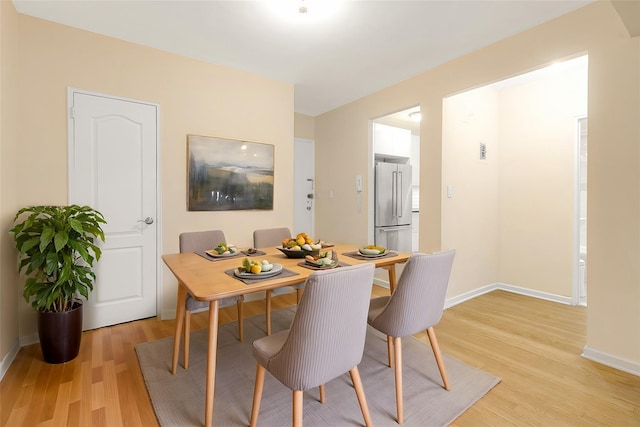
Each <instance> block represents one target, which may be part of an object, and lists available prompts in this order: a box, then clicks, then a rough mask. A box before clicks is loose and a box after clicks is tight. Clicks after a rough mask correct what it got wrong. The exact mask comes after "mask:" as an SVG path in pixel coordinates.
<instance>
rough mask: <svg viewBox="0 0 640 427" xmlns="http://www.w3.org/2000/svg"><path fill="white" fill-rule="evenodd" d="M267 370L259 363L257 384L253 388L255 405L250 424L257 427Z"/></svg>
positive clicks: (252, 407) (252, 409)
mask: <svg viewBox="0 0 640 427" xmlns="http://www.w3.org/2000/svg"><path fill="white" fill-rule="evenodd" d="M266 372H267V370H266V369H265V368H264V367H263V366H262V365H261V364H259V363H258V367H257V368H256V384H255V386H254V389H253V405H252V406H251V422H250V424H249V425H250V426H251V427H255V426H256V424H257V423H258V413H259V412H260V401H261V400H262V389H263V388H264V374H265V373H266Z"/></svg>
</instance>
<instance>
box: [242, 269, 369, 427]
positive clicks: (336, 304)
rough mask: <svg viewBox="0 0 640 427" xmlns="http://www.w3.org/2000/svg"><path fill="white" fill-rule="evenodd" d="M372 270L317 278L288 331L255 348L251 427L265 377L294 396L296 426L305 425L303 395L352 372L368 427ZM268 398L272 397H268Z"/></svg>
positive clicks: (258, 342) (314, 276) (313, 277)
mask: <svg viewBox="0 0 640 427" xmlns="http://www.w3.org/2000/svg"><path fill="white" fill-rule="evenodd" d="M374 270H375V268H374V266H373V264H369V263H364V264H360V265H356V266H351V267H340V268H335V269H331V270H325V271H316V272H313V273H312V274H311V275H310V276H309V278H308V279H307V285H306V287H305V291H304V294H303V295H302V298H301V299H300V304H299V305H298V309H297V311H296V314H295V317H294V319H293V322H292V324H291V329H290V330H288V331H282V332H278V333H276V334H273V335H271V336H268V337H264V338H260V339H258V340H256V341H254V343H253V355H254V356H255V358H256V360H257V361H258V367H257V371H256V384H255V390H254V394H253V407H252V409H251V426H255V425H256V423H257V421H258V413H259V411H260V401H261V399H262V389H263V385H264V377H265V372H266V371H269V372H270V373H271V374H272V375H273V376H274V377H275V378H276V379H277V380H278V381H280V382H281V383H282V384H284V385H285V386H287V387H288V388H290V389H291V390H293V425H294V426H301V425H302V413H303V411H302V393H303V391H305V390H308V389H310V388H314V387H320V402H322V403H324V386H323V384H325V383H326V382H327V381H330V380H332V379H334V378H336V377H338V376H340V375H342V374H344V373H346V372H347V371H348V372H349V374H350V375H351V380H352V381H353V385H354V388H355V390H356V395H357V397H358V402H359V404H360V409H361V410H362V415H363V417H364V420H365V424H366V425H367V426H370V425H371V417H370V415H369V409H368V407H367V401H366V398H365V394H364V390H363V388H362V382H361V381H360V374H359V372H358V364H359V363H360V361H361V360H362V353H363V351H364V341H365V336H366V333H367V310H368V307H369V299H370V298H371V287H372V284H373V276H374ZM267 398H268V397H267Z"/></svg>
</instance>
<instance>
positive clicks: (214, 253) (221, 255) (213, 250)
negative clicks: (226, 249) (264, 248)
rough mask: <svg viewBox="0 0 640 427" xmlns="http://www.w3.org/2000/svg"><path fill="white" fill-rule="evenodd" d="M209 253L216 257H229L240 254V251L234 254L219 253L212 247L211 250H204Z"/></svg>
mask: <svg viewBox="0 0 640 427" xmlns="http://www.w3.org/2000/svg"><path fill="white" fill-rule="evenodd" d="M204 252H205V253H206V254H207V255H209V256H212V257H214V258H229V257H232V256H236V255H239V253H238V252H235V253H232V254H226V255H225V254H219V253H218V252H216V251H215V249H211V250H210V251H204Z"/></svg>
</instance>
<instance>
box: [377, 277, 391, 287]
mask: <svg viewBox="0 0 640 427" xmlns="http://www.w3.org/2000/svg"><path fill="white" fill-rule="evenodd" d="M373 284H374V285H378V286H381V287H383V288H387V289H390V288H391V287H390V286H389V282H388V281H386V280H382V279H378V278H375V277H374V278H373Z"/></svg>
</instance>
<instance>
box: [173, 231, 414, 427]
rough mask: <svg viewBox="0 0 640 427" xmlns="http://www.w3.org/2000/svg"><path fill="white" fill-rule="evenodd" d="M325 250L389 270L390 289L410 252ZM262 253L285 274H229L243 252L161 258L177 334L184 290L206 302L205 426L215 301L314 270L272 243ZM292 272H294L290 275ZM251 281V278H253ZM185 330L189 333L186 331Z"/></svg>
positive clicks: (209, 412) (293, 280)
mask: <svg viewBox="0 0 640 427" xmlns="http://www.w3.org/2000/svg"><path fill="white" fill-rule="evenodd" d="M325 250H335V251H336V253H337V255H338V257H339V261H340V262H341V263H342V264H348V265H356V264H362V263H364V262H370V263H374V264H375V265H376V267H378V268H384V269H387V270H388V271H389V284H390V287H391V290H392V291H393V289H394V288H395V284H396V274H395V265H396V264H398V263H404V262H406V261H407V260H408V259H409V257H410V256H411V253H408V252H395V253H391V254H388V255H387V256H383V257H378V258H367V259H355V258H351V257H349V256H347V255H345V254H349V253H354V252H357V250H358V246H354V245H349V244H336V245H334V246H332V247H327V248H324V249H323V251H325ZM259 251H261V252H263V253H264V254H263V255H260V256H258V257H254V258H255V259H257V260H260V261H261V260H268V261H269V262H271V263H272V264H280V265H282V267H283V269H285V270H288V271H287V273H288V274H279V275H276V276H273V277H270V278H267V279H264V280H260V281H255V283H249V284H246V283H244V282H243V281H241V280H239V279H238V278H236V277H235V276H234V275H233V274H228V273H227V272H229V271H230V270H233V269H236V268H238V267H241V266H242V260H243V259H244V258H245V256H237V257H236V256H234V257H230V258H226V259H219V258H215V259H214V258H212V259H207V258H206V255H205V254H196V253H193V252H189V253H176V254H167V255H163V256H162V259H163V261H164V263H165V264H166V265H167V267H168V268H169V270H171V272H172V273H173V275H174V276H175V277H176V279H177V280H178V299H177V303H176V326H175V328H176V334H175V335H174V337H179V336H180V334H179V332H180V331H181V330H182V328H183V324H184V317H185V310H186V308H185V303H186V299H187V293H190V294H191V295H192V296H193V297H194V298H195V299H196V300H198V301H208V302H209V331H208V332H209V336H208V339H209V341H208V353H207V375H206V392H205V426H206V427H210V426H211V425H212V422H213V398H214V389H215V378H216V353H217V347H218V302H219V300H221V299H223V298H227V297H234V296H239V295H247V294H251V293H255V292H261V291H262V292H263V291H266V290H269V289H276V288H281V287H284V286H291V285H296V284H299V283H304V282H305V281H306V280H307V278H308V277H309V275H310V274H311V273H313V272H314V270H312V269H309V268H306V267H303V266H300V265H298V264H300V263H303V262H304V259H300V258H288V257H286V256H285V255H284V254H283V253H281V252H280V251H279V250H278V249H277V248H275V247H269V248H259ZM291 272H293V273H296V274H295V275H291ZM252 282H253V281H252ZM186 333H189V332H188V331H186ZM174 340H175V342H174V347H173V363H172V366H171V371H172V373H173V374H174V375H175V374H176V371H177V361H178V353H179V349H180V342H179V340H178V339H175V338H174Z"/></svg>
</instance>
